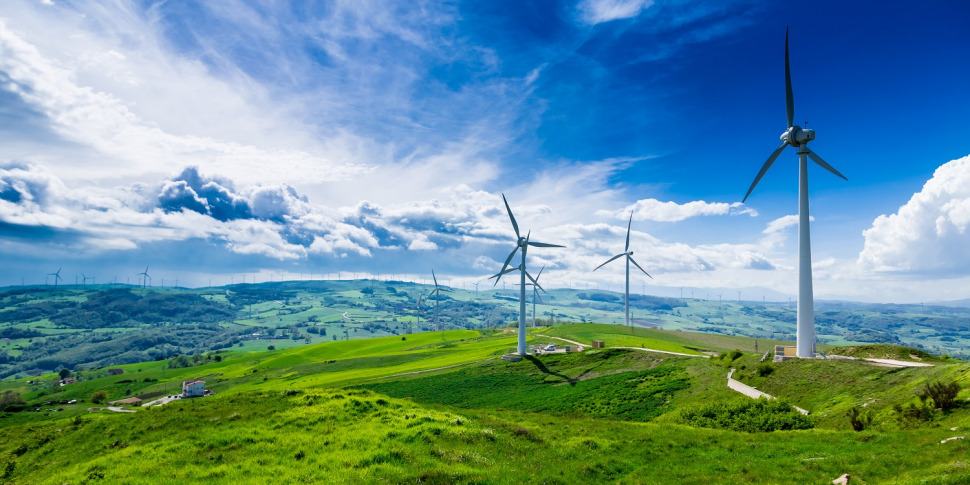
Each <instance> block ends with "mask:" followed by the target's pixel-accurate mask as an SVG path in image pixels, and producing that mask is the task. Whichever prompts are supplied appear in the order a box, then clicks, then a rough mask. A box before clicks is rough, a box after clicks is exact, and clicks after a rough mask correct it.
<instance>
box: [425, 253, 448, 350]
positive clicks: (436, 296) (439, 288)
mask: <svg viewBox="0 0 970 485" xmlns="http://www.w3.org/2000/svg"><path fill="white" fill-rule="evenodd" d="M431 278H432V279H433V280H434V289H433V290H431V292H429V293H428V298H431V295H434V323H435V324H436V325H437V326H438V328H440V329H441V338H445V326H444V325H442V324H441V323H440V322H439V321H438V301H439V300H440V299H441V298H440V296H441V292H442V291H451V290H449V289H448V288H444V287H442V286H438V278H437V277H436V276H435V275H434V270H431Z"/></svg>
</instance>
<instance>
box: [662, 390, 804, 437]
mask: <svg viewBox="0 0 970 485" xmlns="http://www.w3.org/2000/svg"><path fill="white" fill-rule="evenodd" d="M674 420H675V421H676V422H678V423H680V424H686V425H688V426H697V427H703V428H715V429H729V430H733V431H744V432H748V433H756V432H767V431H778V430H791V429H810V428H814V427H815V421H814V420H812V418H810V417H808V416H805V415H803V414H801V413H799V412H798V411H797V410H795V408H793V407H792V406H791V405H790V404H788V403H786V402H784V401H778V400H775V399H767V398H760V399H744V400H734V401H714V402H710V403H703V404H696V405H693V406H688V407H685V408H683V409H682V410H681V411H680V413H679V414H678V415H677V416H676V417H675V418H674Z"/></svg>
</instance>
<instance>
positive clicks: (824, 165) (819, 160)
mask: <svg viewBox="0 0 970 485" xmlns="http://www.w3.org/2000/svg"><path fill="white" fill-rule="evenodd" d="M805 148H806V149H808V147H805ZM808 156H809V157H812V160H815V163H817V164H819V165H821V166H822V168H824V169H825V170H828V171H829V172H832V173H834V174H835V175H838V176H839V177H841V178H842V180H845V181H846V182H848V181H849V179H847V178H845V175H842V174H841V173H839V171H838V170H836V169H835V168H834V167H832V166H831V165H829V164H828V163H825V160H822V157H820V156H818V155H817V154H816V153H815V152H813V151H812V150H810V149H809V150H808Z"/></svg>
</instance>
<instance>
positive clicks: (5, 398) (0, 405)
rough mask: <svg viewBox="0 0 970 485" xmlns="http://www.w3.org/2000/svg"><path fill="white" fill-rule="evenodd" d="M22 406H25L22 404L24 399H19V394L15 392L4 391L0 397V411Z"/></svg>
mask: <svg viewBox="0 0 970 485" xmlns="http://www.w3.org/2000/svg"><path fill="white" fill-rule="evenodd" d="M23 404H26V403H25V402H24V398H22V397H20V394H17V393H16V392H13V391H6V392H4V393H3V395H2V396H0V411H3V410H5V409H7V408H12V407H15V406H21V405H23Z"/></svg>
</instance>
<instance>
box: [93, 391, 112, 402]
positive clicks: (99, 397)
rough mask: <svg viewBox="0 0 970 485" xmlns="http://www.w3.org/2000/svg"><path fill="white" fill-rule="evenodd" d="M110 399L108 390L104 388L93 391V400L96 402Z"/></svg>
mask: <svg viewBox="0 0 970 485" xmlns="http://www.w3.org/2000/svg"><path fill="white" fill-rule="evenodd" d="M107 400H108V391H105V390H104V389H101V390H98V391H94V392H92V393H91V402H93V403H95V404H101V403H103V402H105V401H107Z"/></svg>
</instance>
